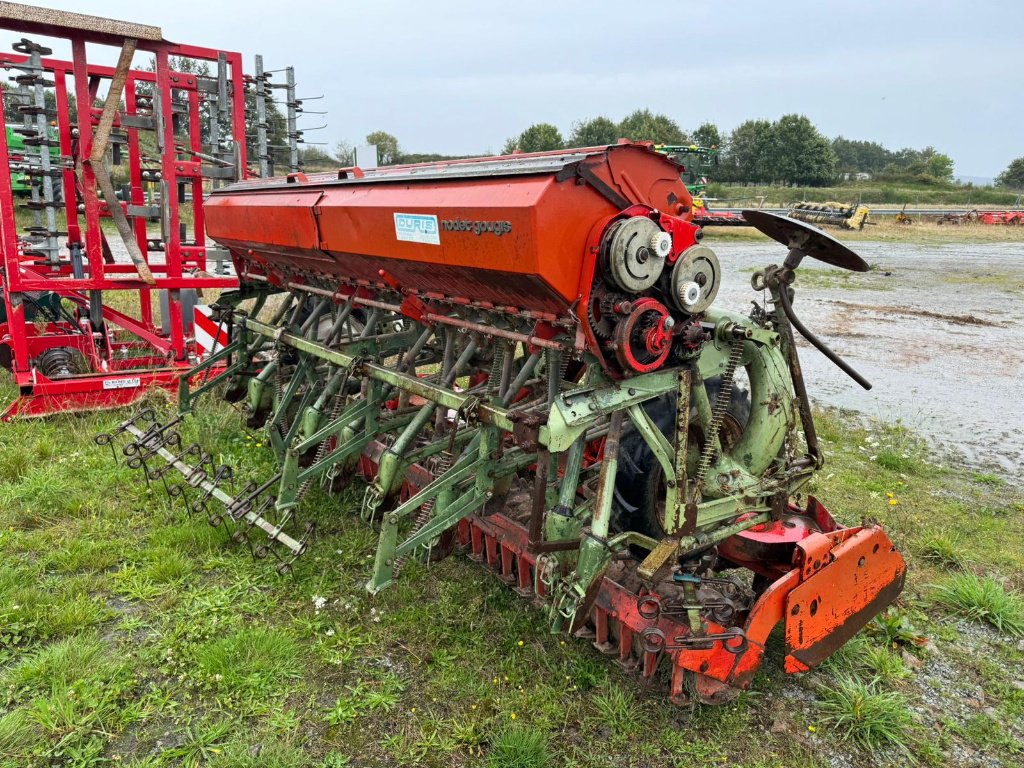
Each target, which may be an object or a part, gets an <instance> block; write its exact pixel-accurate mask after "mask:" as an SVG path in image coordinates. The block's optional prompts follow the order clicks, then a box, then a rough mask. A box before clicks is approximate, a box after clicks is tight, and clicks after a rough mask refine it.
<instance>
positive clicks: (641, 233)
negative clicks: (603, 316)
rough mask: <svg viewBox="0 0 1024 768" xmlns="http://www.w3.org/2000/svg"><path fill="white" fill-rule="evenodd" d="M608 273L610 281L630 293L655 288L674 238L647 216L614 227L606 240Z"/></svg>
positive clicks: (605, 253)
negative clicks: (653, 286)
mask: <svg viewBox="0 0 1024 768" xmlns="http://www.w3.org/2000/svg"><path fill="white" fill-rule="evenodd" d="M602 251H603V257H604V270H605V273H606V274H607V276H608V278H609V280H611V282H612V283H613V284H615V285H616V286H617V287H619V288H621V289H622V290H624V291H629V292H630V293H637V292H639V291H645V290H647V289H648V288H650V287H651V286H652V285H654V284H655V283H656V282H657V280H658V278H659V277H661V272H662V270H663V269H664V268H665V259H666V258H667V257H668V255H669V254H670V253H671V252H672V236H671V235H669V233H668V232H663V231H662V230H661V228H660V227H658V225H657V224H655V223H654V222H653V221H651V220H650V219H649V218H647V217H646V216H633V217H631V218H628V219H626V220H624V221H620V222H618V223H616V224H614V225H613V226H612V228H611V229H610V230H608V233H607V234H606V235H605V238H604V248H603V249H602Z"/></svg>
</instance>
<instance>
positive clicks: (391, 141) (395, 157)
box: [366, 131, 402, 165]
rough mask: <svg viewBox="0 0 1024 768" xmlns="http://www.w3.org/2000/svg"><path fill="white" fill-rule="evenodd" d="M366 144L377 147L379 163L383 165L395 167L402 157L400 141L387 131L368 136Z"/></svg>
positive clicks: (375, 132)
mask: <svg viewBox="0 0 1024 768" xmlns="http://www.w3.org/2000/svg"><path fill="white" fill-rule="evenodd" d="M366 143H367V144H376V145H377V162H378V163H380V164H381V165H394V164H395V163H397V162H398V161H399V158H400V157H401V154H402V150H401V148H400V147H399V146H398V139H396V138H395V137H394V136H392V135H391V134H390V133H387V132H386V131H374V132H373V133H369V134H367V135H366Z"/></svg>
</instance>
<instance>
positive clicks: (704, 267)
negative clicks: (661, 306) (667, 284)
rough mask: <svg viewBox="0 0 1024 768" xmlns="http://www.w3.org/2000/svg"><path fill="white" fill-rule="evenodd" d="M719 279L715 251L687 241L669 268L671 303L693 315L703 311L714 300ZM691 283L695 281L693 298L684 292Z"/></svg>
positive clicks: (720, 274) (718, 267) (720, 280)
mask: <svg viewBox="0 0 1024 768" xmlns="http://www.w3.org/2000/svg"><path fill="white" fill-rule="evenodd" d="M721 282H722V268H721V266H719V263H718V257H717V256H715V252H714V251H712V250H711V249H710V248H708V247H707V246H706V245H691V246H690V247H689V248H687V249H686V250H685V251H683V254H682V255H681V256H680V257H679V260H678V261H677V262H676V263H675V266H674V267H673V268H672V290H671V292H670V296H671V299H672V303H673V304H674V305H675V307H676V309H679V310H682V311H683V312H688V313H690V314H694V315H695V314H697V313H698V312H703V311H704V310H705V309H707V308H708V307H710V306H711V305H712V303H714V301H715V297H716V296H718V288H719V286H720V285H721ZM691 285H696V286H697V287H698V289H699V291H700V293H699V294H698V296H697V298H696V299H694V300H693V301H690V300H688V298H687V295H686V293H687V289H688V287H689V286H691Z"/></svg>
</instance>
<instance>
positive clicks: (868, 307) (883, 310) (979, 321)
mask: <svg viewBox="0 0 1024 768" xmlns="http://www.w3.org/2000/svg"><path fill="white" fill-rule="evenodd" d="M832 303H833V304H835V305H837V306H840V307H845V308H846V309H858V310H863V311H865V312H877V313H879V314H883V315H907V316H909V317H926V318H928V319H930V320H941V321H942V322H946V323H952V324H953V325H980V326H984V327H987V328H1003V327H1005V326H1006V323H1000V322H997V321H995V320H986V319H985V318H983V317H978V316H977V315H950V314H947V313H944V312H931V311H930V310H927V309H918V308H916V307H894V306H892V305H889V304H886V305H881V306H879V305H873V304H856V303H854V302H852V301H834V302H832Z"/></svg>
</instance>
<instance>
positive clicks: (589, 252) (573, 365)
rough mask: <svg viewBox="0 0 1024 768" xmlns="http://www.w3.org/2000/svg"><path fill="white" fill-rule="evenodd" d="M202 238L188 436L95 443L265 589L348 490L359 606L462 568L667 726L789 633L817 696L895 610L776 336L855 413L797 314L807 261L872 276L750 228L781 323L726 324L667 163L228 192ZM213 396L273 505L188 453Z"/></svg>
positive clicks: (607, 152) (728, 685)
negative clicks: (208, 257)
mask: <svg viewBox="0 0 1024 768" xmlns="http://www.w3.org/2000/svg"><path fill="white" fill-rule="evenodd" d="M205 212H206V228H207V233H208V235H209V236H210V237H211V238H212V239H213V240H215V241H216V242H217V243H219V244H220V245H222V246H223V247H225V248H228V249H230V251H231V253H232V255H233V258H234V263H235V268H236V270H237V273H238V275H239V279H240V288H239V289H238V290H237V291H235V292H229V293H225V294H224V295H222V296H221V299H220V302H219V305H218V306H217V308H216V309H217V314H216V315H215V318H216V319H217V321H218V322H220V323H222V324H224V326H225V327H226V328H228V329H230V343H229V344H227V346H226V347H224V348H223V349H222V350H220V351H219V352H218V353H216V354H214V355H212V356H211V357H210V358H208V359H207V360H205V361H204V362H203V363H202V364H201V365H199V366H198V367H196V368H194V369H193V370H192V371H191V373H190V375H189V376H188V377H186V378H183V379H182V385H181V390H180V393H179V397H180V404H179V405H180V411H181V415H179V416H178V417H177V418H176V419H174V420H172V421H170V422H168V423H161V422H159V421H157V419H156V416H155V414H154V413H153V412H152V411H143V412H141V413H139V414H138V415H137V416H135V417H134V418H132V419H129V420H127V421H125V422H123V423H122V424H121V425H120V426H119V427H118V428H117V429H115V430H114V431H113V432H112V433H110V434H106V435H102V436H100V437H99V438H98V439H99V441H100V442H101V443H110V442H111V441H112V440H114V439H115V438H116V437H117V436H118V435H120V436H122V437H124V438H127V440H128V443H127V445H125V446H124V449H123V450H124V452H125V454H126V455H128V456H129V457H130V462H131V463H132V465H133V466H136V467H138V468H140V469H142V470H144V471H145V472H146V473H147V476H148V477H150V478H160V479H161V480H163V481H164V482H165V483H167V489H168V492H169V493H170V494H171V495H172V496H177V497H180V498H183V499H184V500H185V502H186V503H187V504H188V505H189V506H190V508H191V509H193V510H198V511H201V512H202V513H205V514H207V515H209V517H210V520H211V522H212V523H214V524H216V525H225V526H228V527H229V528H231V529H232V531H233V535H234V537H235V538H236V539H239V540H241V541H248V542H249V543H250V545H251V546H252V547H253V551H254V553H255V554H256V555H258V556H268V555H269V556H271V557H273V558H275V559H276V560H277V561H278V563H279V564H278V568H279V570H281V571H287V570H288V569H289V567H290V564H291V562H292V561H293V560H294V558H295V557H297V556H299V555H301V554H302V553H303V552H304V551H305V550H306V548H307V546H308V544H309V535H310V533H311V531H310V528H309V527H308V526H303V525H302V523H301V515H300V512H299V507H300V504H301V501H302V499H303V495H304V494H305V493H306V492H307V491H308V490H309V488H310V487H311V485H312V484H313V483H314V482H317V481H322V482H325V483H327V485H328V487H331V488H334V489H337V488H338V487H339V486H342V485H345V484H347V483H352V482H360V479H359V478H361V482H362V483H364V484H365V490H364V491H363V492H362V502H361V505H360V508H359V509H358V510H356V511H355V513H358V514H359V515H360V516H361V517H362V518H363V519H364V520H365V521H366V523H367V524H372V525H375V526H378V527H379V533H380V539H379V543H378V546H377V551H376V557H375V559H374V563H373V568H372V572H371V573H369V580H368V583H367V589H368V590H369V591H370V592H371V593H377V592H379V591H380V590H383V589H385V588H387V587H388V585H390V584H392V583H393V582H394V581H395V580H396V579H398V578H400V573H401V570H402V567H403V564H406V563H408V562H409V561H410V559H414V558H415V559H419V560H421V561H425V562H426V561H430V560H436V559H438V558H442V557H445V556H447V555H448V554H450V553H451V552H452V551H453V550H454V549H456V548H461V549H463V550H464V551H465V552H466V553H468V556H469V557H470V558H473V559H476V560H479V561H481V562H482V563H485V564H486V565H487V566H488V567H490V568H491V569H493V570H494V571H496V572H497V574H498V576H499V578H501V579H502V580H504V581H506V582H507V583H508V584H509V586H510V587H511V588H513V589H515V590H516V591H517V592H519V593H520V594H521V595H523V596H526V597H528V598H530V599H532V600H534V601H536V602H537V603H538V604H539V605H541V606H543V610H545V611H546V615H547V617H548V621H549V624H550V627H551V629H552V630H553V631H556V632H567V633H570V634H572V635H575V636H577V637H581V638H587V639H589V640H591V641H592V642H593V643H594V645H595V646H596V647H597V648H598V649H599V650H600V651H601V652H602V653H606V654H608V655H611V656H614V657H616V658H617V659H618V660H619V661H620V662H621V663H622V664H623V665H624V666H625V667H627V668H629V669H633V670H635V671H636V672H637V673H638V674H640V675H642V676H643V677H644V678H648V679H652V678H658V679H659V680H663V681H664V682H665V684H666V687H667V690H668V692H669V695H670V697H671V699H672V700H673V701H675V702H684V701H701V702H707V703H716V702H721V701H726V700H729V699H730V698H731V697H732V696H734V695H735V694H736V692H737V691H739V690H740V689H742V688H744V687H746V686H748V685H749V684H750V682H751V679H752V677H753V676H754V674H755V672H756V670H757V669H758V667H759V665H760V663H761V659H762V656H763V654H764V652H765V645H766V642H767V640H768V636H769V633H770V632H771V631H772V629H773V628H774V627H775V626H776V625H779V624H782V626H783V631H784V634H785V646H786V650H785V668H786V669H787V670H788V671H790V672H800V671H803V670H807V669H808V668H810V667H812V666H814V665H815V664H818V663H819V662H821V661H822V660H823V659H825V658H826V657H827V656H828V655H829V654H831V653H832V652H833V651H834V650H836V648H838V647H839V646H840V645H841V644H842V643H843V642H845V641H846V640H847V639H849V638H850V637H851V636H852V635H853V634H855V633H856V632H857V631H858V630H859V629H860V628H861V627H863V626H864V625H865V624H866V623H867V622H868V621H869V620H870V619H871V618H872V617H873V616H875V615H876V614H877V613H879V612H880V611H881V610H883V609H884V608H885V607H886V606H887V605H888V604H890V603H891V602H892V601H893V600H894V599H895V598H896V597H897V595H898V594H899V592H900V590H901V588H902V586H903V580H904V573H905V565H904V561H903V559H902V558H901V556H900V554H899V553H898V552H897V551H896V549H895V548H894V547H893V544H892V542H891V541H890V539H889V538H888V536H887V535H886V534H885V532H884V531H883V530H882V529H881V528H880V527H879V526H878V525H874V524H864V525H858V526H853V527H846V526H843V525H841V524H839V523H838V522H837V521H836V520H835V519H834V518H833V517H832V515H831V514H830V513H829V511H828V510H827V509H826V507H825V506H824V505H823V504H822V503H821V502H820V501H818V500H817V499H815V498H814V497H813V496H808V495H806V488H805V486H806V484H807V482H808V481H809V480H810V479H811V477H812V476H813V474H814V473H815V471H816V470H818V469H819V468H820V467H821V465H822V462H823V460H824V456H823V454H822V450H821V447H820V445H819V442H818V439H817V437H816V434H815V428H814V420H813V417H812V412H811V403H810V400H809V398H808V394H807V390H806V388H805V383H804V379H803V375H802V373H801V367H800V363H799V360H798V350H797V344H796V342H795V336H794V331H795V332H797V333H800V334H802V335H803V336H805V337H806V339H807V340H808V341H809V342H810V343H811V344H812V345H814V346H816V347H818V348H819V349H820V350H821V351H822V352H824V353H825V354H827V355H828V356H829V357H830V358H831V359H833V361H834V362H836V364H838V365H840V366H841V367H843V369H844V370H846V371H847V372H848V373H849V374H850V375H851V376H853V377H854V378H855V379H856V380H858V381H859V382H861V383H862V385H864V386H869V385H868V384H867V382H865V381H864V380H863V379H861V378H860V377H859V376H858V375H857V374H856V372H855V371H853V370H852V369H851V368H850V367H849V366H848V365H847V364H846V363H845V362H844V361H842V360H841V359H839V358H838V357H837V356H836V355H834V354H833V353H832V352H831V351H830V350H829V349H828V347H827V346H826V345H825V344H824V343H822V342H821V341H820V340H818V339H817V337H815V336H814V335H813V334H812V333H811V332H810V331H809V330H808V329H807V328H806V327H805V326H804V325H803V324H802V323H801V322H800V320H799V318H798V317H797V316H796V314H795V313H794V308H793V305H794V288H793V285H794V282H795V281H796V279H797V276H798V274H799V266H800V264H801V262H802V261H803V260H804V259H805V258H814V259H819V260H821V261H824V262H827V263H829V264H832V265H834V266H836V267H840V268H845V269H851V270H865V269H866V268H867V267H866V265H865V263H864V262H863V261H862V260H861V259H860V258H859V257H858V256H856V255H855V254H854V253H852V252H851V251H849V250H848V249H847V248H846V247H844V246H843V245H842V244H840V243H838V242H837V241H835V240H834V239H832V238H831V237H830V236H828V235H827V234H825V233H823V232H821V231H819V230H817V229H815V228H814V227H812V226H810V225H807V224H805V223H801V222H797V221H794V220H791V219H789V218H786V217H783V216H776V215H773V214H769V213H765V212H759V211H749V212H747V214H746V216H747V219H748V221H749V222H750V224H751V225H753V226H755V227H757V228H758V229H760V230H761V231H763V232H765V233H766V234H768V235H770V236H771V237H773V238H774V239H775V240H777V241H778V242H779V243H781V244H782V247H783V251H784V252H783V253H782V254H781V255H782V256H783V257H784V260H783V261H782V263H781V264H777V265H767V266H765V268H763V269H761V270H759V271H757V272H756V273H755V274H754V275H753V288H754V291H755V292H756V293H755V294H754V295H755V296H756V297H759V298H760V297H762V296H766V297H770V298H768V299H767V300H764V301H763V303H757V302H754V303H753V310H752V311H751V312H749V314H741V313H739V312H735V311H729V310H726V309H723V308H721V307H720V306H718V305H717V304H716V302H715V299H716V295H717V293H718V290H719V287H720V284H721V280H722V270H721V266H720V263H719V260H718V258H717V257H716V255H715V254H714V252H713V251H712V249H711V248H709V247H707V246H706V245H703V244H702V243H701V230H700V229H699V228H698V227H697V226H695V225H694V224H692V223H691V218H692V213H693V212H692V200H691V196H690V194H689V192H688V191H687V189H686V186H685V185H684V184H683V182H682V181H681V180H680V166H679V165H678V164H677V163H676V162H675V161H673V160H672V159H670V158H668V157H666V156H665V155H663V154H659V153H657V152H655V151H654V150H653V149H652V148H651V146H650V145H646V144H634V143H628V142H623V143H620V144H617V145H612V146H600V147H590V148H583V149H571V150H564V151H559V152H551V153H540V154H519V155H514V156H507V157H493V158H480V159H470V160H459V161H452V162H444V163H427V164H418V165H406V166H392V167H383V168H378V169H374V170H366V171H363V170H360V169H359V168H354V167H351V168H343V169H341V170H339V171H337V172H335V173H331V174H319V175H309V176H306V175H303V174H301V173H297V174H291V175H289V176H288V177H287V178H286V179H261V180H250V181H243V182H240V183H236V184H232V185H229V186H226V187H223V188H221V189H217V190H214V191H213V192H212V194H211V195H210V197H209V199H208V201H207V204H206V207H205ZM219 364H222V365H225V366H226V369H225V374H224V376H223V377H222V379H221V380H220V381H209V382H206V381H204V378H203V376H204V373H205V372H206V371H207V370H209V368H210V366H213V365H219ZM215 387H216V388H221V389H220V390H219V391H221V392H222V393H223V395H224V396H226V397H227V398H229V399H231V400H234V401H236V402H237V401H241V402H242V403H243V406H244V408H243V410H244V412H245V414H246V419H247V421H248V425H249V427H250V428H261V429H263V430H265V432H266V434H267V436H268V438H269V442H270V445H271V446H272V449H273V451H274V452H275V453H276V455H277V458H278V461H279V468H278V471H277V472H276V474H274V475H273V476H271V477H268V478H267V479H266V481H265V482H262V483H259V484H256V483H252V484H249V485H247V486H246V487H243V488H235V487H233V486H232V481H231V478H232V475H233V472H232V470H231V468H230V467H227V466H222V465H218V464H216V463H215V462H214V460H213V459H212V458H211V457H210V455H209V454H208V453H207V452H205V451H204V450H203V449H202V448H201V447H200V446H198V445H190V446H183V445H182V440H181V437H180V435H179V433H178V428H177V425H178V424H179V422H180V420H181V418H183V416H184V415H185V414H187V413H188V412H189V411H191V410H193V409H195V408H197V407H198V403H199V398H200V397H201V396H202V395H203V394H204V393H206V392H208V391H209V390H211V389H214V388H215ZM174 470H177V471H178V472H180V473H181V475H182V476H183V479H182V480H181V481H180V482H178V483H168V477H169V476H171V475H175V476H176V474H175V472H174ZM347 513H348V510H343V509H339V510H338V514H347Z"/></svg>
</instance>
